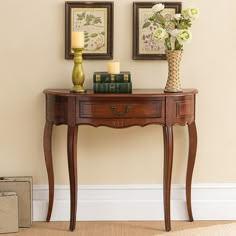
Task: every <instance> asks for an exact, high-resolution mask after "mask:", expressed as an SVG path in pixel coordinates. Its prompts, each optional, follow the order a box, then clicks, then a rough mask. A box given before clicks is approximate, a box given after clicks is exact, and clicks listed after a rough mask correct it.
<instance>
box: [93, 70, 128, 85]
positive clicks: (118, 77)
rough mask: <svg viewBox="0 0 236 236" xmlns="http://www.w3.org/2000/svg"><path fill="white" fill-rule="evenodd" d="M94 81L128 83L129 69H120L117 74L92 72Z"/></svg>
mask: <svg viewBox="0 0 236 236" xmlns="http://www.w3.org/2000/svg"><path fill="white" fill-rule="evenodd" d="M93 82H94V83H128V82H131V74H130V72H129V71H121V72H120V73H119V74H109V73H107V72H94V73H93Z"/></svg>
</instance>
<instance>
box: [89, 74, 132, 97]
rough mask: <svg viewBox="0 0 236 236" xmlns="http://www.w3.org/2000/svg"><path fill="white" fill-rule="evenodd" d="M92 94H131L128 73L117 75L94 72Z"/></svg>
mask: <svg viewBox="0 0 236 236" xmlns="http://www.w3.org/2000/svg"><path fill="white" fill-rule="evenodd" d="M93 91H94V93H132V82H131V75H130V72H128V71H123V72H120V73H119V74H109V73H107V72H94V74H93Z"/></svg>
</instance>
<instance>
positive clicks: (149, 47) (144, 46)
mask: <svg viewBox="0 0 236 236" xmlns="http://www.w3.org/2000/svg"><path fill="white" fill-rule="evenodd" d="M168 13H170V14H175V9H171V8H166V9H165V10H164V11H163V15H165V17H169V16H170V15H169V14H168ZM152 15H153V12H152V9H151V8H140V9H139V30H140V32H139V53H140V54H165V45H164V43H163V42H157V41H156V40H155V39H154V37H153V34H152V33H153V32H154V31H155V29H156V28H157V27H156V26H154V25H153V23H151V22H150V21H148V18H149V17H150V16H152Z"/></svg>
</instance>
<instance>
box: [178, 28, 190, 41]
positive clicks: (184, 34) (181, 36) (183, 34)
mask: <svg viewBox="0 0 236 236" xmlns="http://www.w3.org/2000/svg"><path fill="white" fill-rule="evenodd" d="M191 38H192V33H191V32H190V31H189V30H187V29H183V30H180V31H179V33H178V35H177V40H178V42H179V43H180V44H181V45H182V44H183V43H184V42H187V41H190V40H191Z"/></svg>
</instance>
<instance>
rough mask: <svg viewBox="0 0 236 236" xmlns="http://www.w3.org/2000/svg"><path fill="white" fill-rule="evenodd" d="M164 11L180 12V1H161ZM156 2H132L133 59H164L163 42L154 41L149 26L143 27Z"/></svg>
mask: <svg viewBox="0 0 236 236" xmlns="http://www.w3.org/2000/svg"><path fill="white" fill-rule="evenodd" d="M161 3H162V4H164V5H165V9H164V11H166V13H168V12H170V13H174V14H175V13H180V12H181V9H182V3H181V2H161ZM155 4H157V2H133V60H166V55H165V51H164V43H158V42H156V41H154V39H153V37H152V35H151V29H152V28H151V26H150V27H146V28H143V25H144V24H145V21H146V20H147V19H148V18H149V17H150V16H151V15H152V14H153V12H152V9H151V8H152V7H153V6H154V5H155Z"/></svg>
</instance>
